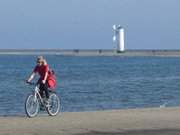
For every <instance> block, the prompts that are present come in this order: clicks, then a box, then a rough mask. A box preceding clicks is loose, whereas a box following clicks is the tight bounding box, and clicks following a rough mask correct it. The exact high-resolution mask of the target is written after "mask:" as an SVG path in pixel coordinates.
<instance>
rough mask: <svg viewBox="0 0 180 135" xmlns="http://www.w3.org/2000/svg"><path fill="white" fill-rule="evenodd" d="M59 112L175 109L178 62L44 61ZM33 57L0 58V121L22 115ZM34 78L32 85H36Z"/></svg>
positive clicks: (178, 102)
mask: <svg viewBox="0 0 180 135" xmlns="http://www.w3.org/2000/svg"><path fill="white" fill-rule="evenodd" d="M45 57H46V59H47V61H48V63H49V65H50V67H51V68H52V69H53V70H54V71H55V73H56V76H57V80H58V86H57V89H56V91H57V94H58V95H59V97H60V99H61V112H79V111H100V110H112V109H113V110H114V109H130V108H150V107H175V106H180V58H178V57H128V56H121V57H119V56H61V55H46V56H45ZM36 58H37V56H36V55H0V116H17V115H20V116H21V115H25V109H24V104H25V99H26V97H27V95H28V94H29V93H31V92H32V90H33V88H34V86H29V85H27V84H26V83H25V80H26V79H27V78H28V77H29V75H30V74H31V72H32V70H33V68H34V67H35V65H36ZM37 79H38V75H37V76H36V78H35V79H34V82H36V81H37Z"/></svg>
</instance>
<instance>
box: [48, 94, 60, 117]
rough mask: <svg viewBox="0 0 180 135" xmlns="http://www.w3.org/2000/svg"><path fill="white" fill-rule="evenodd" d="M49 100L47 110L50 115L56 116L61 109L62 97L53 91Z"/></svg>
mask: <svg viewBox="0 0 180 135" xmlns="http://www.w3.org/2000/svg"><path fill="white" fill-rule="evenodd" d="M49 101H50V103H49V106H48V107H47V112H48V114H49V115H50V116H56V115H57V114H58V113H59V110H60V99H59V97H58V96H57V95H56V94H55V93H52V94H50V97H49Z"/></svg>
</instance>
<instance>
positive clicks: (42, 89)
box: [39, 82, 49, 99]
mask: <svg viewBox="0 0 180 135" xmlns="http://www.w3.org/2000/svg"><path fill="white" fill-rule="evenodd" d="M39 89H40V91H39V93H40V95H41V97H43V95H44V92H45V95H46V98H47V99H49V90H48V84H47V82H46V83H45V84H43V83H40V86H39Z"/></svg>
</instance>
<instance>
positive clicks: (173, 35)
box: [0, 0, 180, 49]
mask: <svg viewBox="0 0 180 135" xmlns="http://www.w3.org/2000/svg"><path fill="white" fill-rule="evenodd" d="M113 24H120V25H122V26H123V27H124V29H125V48H126V49H180V0H0V49H112V48H114V46H115V44H113V41H112V38H113V29H112V26H113Z"/></svg>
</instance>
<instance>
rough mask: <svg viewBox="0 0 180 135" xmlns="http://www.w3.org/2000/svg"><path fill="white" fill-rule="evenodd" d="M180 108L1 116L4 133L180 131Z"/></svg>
mask: <svg viewBox="0 0 180 135" xmlns="http://www.w3.org/2000/svg"><path fill="white" fill-rule="evenodd" d="M179 134H180V108H149V109H129V110H112V111H94V112H66V113H62V114H60V115H58V116H56V117H50V116H47V115H45V116H37V117H36V118H27V117H23V116H22V117H1V118H0V135H179Z"/></svg>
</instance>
